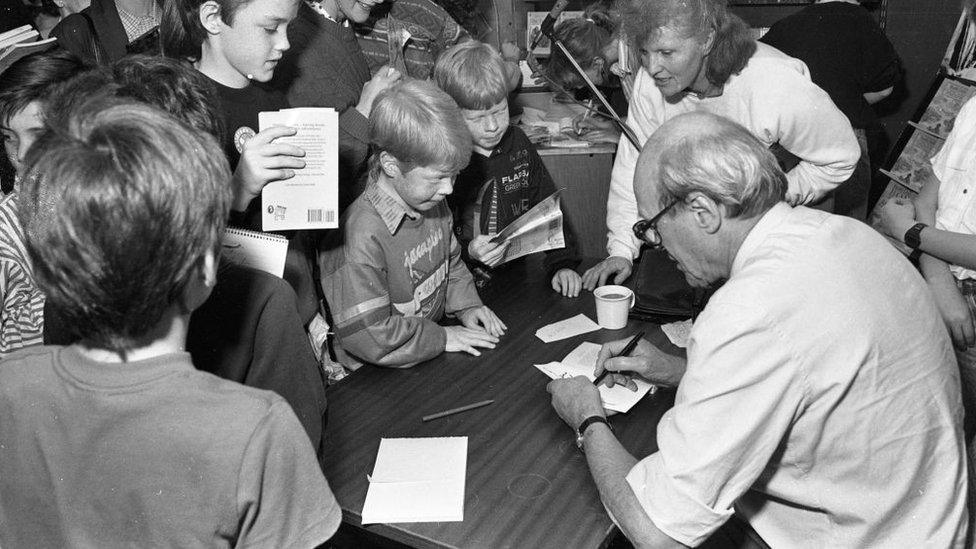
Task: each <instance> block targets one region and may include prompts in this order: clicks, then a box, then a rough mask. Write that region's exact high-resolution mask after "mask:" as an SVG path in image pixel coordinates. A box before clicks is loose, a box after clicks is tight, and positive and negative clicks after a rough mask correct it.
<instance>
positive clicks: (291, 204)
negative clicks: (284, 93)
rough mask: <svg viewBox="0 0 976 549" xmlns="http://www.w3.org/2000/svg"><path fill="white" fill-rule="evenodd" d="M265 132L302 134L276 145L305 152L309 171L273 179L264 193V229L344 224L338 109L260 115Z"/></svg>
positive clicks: (285, 111)
mask: <svg viewBox="0 0 976 549" xmlns="http://www.w3.org/2000/svg"><path fill="white" fill-rule="evenodd" d="M258 124H259V127H260V128H261V131H264V130H266V129H268V128H270V127H272V126H291V127H293V128H296V129H298V133H297V134H295V135H293V136H291V137H281V138H278V139H276V140H275V143H288V144H291V145H295V146H297V147H300V148H301V149H302V150H304V151H305V156H304V157H303V158H302V160H304V161H305V167H304V168H302V169H299V170H295V177H292V178H291V179H284V180H281V181H273V182H271V183H268V184H267V185H265V186H264V189H263V190H262V191H261V229H262V230H265V231H286V230H299V229H335V228H337V227H338V226H339V219H338V217H339V114H338V113H337V112H336V111H335V109H327V108H301V109H283V110H280V111H276V112H262V113H258Z"/></svg>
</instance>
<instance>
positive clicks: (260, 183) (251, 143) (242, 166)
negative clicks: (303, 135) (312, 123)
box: [231, 126, 305, 212]
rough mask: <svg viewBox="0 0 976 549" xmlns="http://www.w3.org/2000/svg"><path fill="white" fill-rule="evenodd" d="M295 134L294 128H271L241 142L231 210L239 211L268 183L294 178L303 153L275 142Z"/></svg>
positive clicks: (302, 165) (300, 165)
mask: <svg viewBox="0 0 976 549" xmlns="http://www.w3.org/2000/svg"><path fill="white" fill-rule="evenodd" d="M297 133H298V130H297V129H295V128H291V127H287V126H274V127H271V128H268V129H266V130H264V131H262V132H258V133H257V134H256V135H255V136H254V137H252V138H250V139H249V140H247V142H245V143H244V147H243V149H242V151H241V159H240V160H239V161H238V163H237V168H236V169H235V170H234V176H233V181H232V187H233V191H234V201H233V204H232V205H231V208H232V209H234V210H236V211H239V212H242V211H244V210H246V209H247V206H248V204H250V203H251V200H253V199H254V197H256V196H258V195H260V194H261V189H263V188H264V186H265V185H267V184H268V183H271V182H272V181H280V180H282V179H290V178H292V177H295V170H298V169H301V168H304V167H305V161H304V160H302V157H303V156H305V151H304V150H302V149H301V148H300V147H296V146H295V145H290V144H288V143H275V142H274V141H275V139H278V138H279V137H289V136H292V135H295V134H297Z"/></svg>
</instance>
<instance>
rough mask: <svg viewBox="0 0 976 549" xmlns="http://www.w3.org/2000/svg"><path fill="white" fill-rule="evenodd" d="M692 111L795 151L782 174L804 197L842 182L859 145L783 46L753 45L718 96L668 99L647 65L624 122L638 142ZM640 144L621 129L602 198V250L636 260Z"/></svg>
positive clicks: (791, 189) (857, 155) (792, 191)
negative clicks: (607, 190) (604, 228)
mask: <svg viewBox="0 0 976 549" xmlns="http://www.w3.org/2000/svg"><path fill="white" fill-rule="evenodd" d="M692 111H706V112H710V113H713V114H717V115H719V116H724V117H726V118H728V119H730V120H732V121H734V122H737V123H739V124H742V125H743V126H745V128H746V129H747V130H749V131H750V132H752V134H753V135H755V136H756V137H757V138H758V139H759V140H760V141H762V142H763V143H765V144H766V145H767V146H769V145H772V144H773V143H779V144H780V145H782V146H783V148H785V149H786V150H788V151H790V152H791V153H793V154H794V155H796V156H797V157H799V158H800V163H799V164H797V166H796V167H795V168H793V169H792V170H790V172H789V173H787V174H786V178H787V181H788V183H789V190H788V194H790V195H796V196H798V197H800V202H801V203H803V204H807V203H810V202H813V201H816V200H818V199H819V198H821V197H823V196H824V195H825V194H827V193H828V192H830V191H831V190H833V189H834V188H835V187H837V185H839V184H841V183H843V182H844V181H846V180H847V179H848V178H849V177H850V176H851V174H852V173H853V172H854V167H855V166H856V165H857V161H858V159H859V158H860V157H861V147H860V145H858V144H857V137H855V135H854V130H853V129H852V128H851V123H850V122H849V121H848V120H847V117H846V116H844V113H842V112H841V111H840V110H839V109H838V108H837V107H836V106H835V105H834V102H833V101H831V99H830V96H828V95H827V93H826V92H825V91H823V90H822V89H820V88H819V87H817V85H816V84H814V83H813V82H811V81H810V76H809V73H808V71H807V66H806V65H805V64H804V63H803V62H802V61H800V60H799V59H795V58H793V57H789V56H787V55H785V54H784V53H783V52H781V51H779V50H777V49H776V48H773V47H772V46H767V45H766V44H762V43H760V44H758V48H757V50H756V53H755V54H754V55H753V56H752V58H751V59H750V60H749V64H748V65H746V67H745V68H744V69H742V72H740V73H739V74H737V75H733V76H732V77H731V78H730V79H729V81H728V82H727V83H726V85H725V89H724V90H723V93H722V95H719V96H717V97H706V98H698V97H697V96H695V95H694V94H687V95H686V96H685V97H684V98H683V99H681V100H680V101H678V102H677V103H669V102H668V101H666V100H665V98H664V96H663V95H662V94H661V92H660V90H658V88H657V86H655V85H654V80H653V78H651V77H650V75H648V74H647V71H646V70H644V69H640V70H638V71H637V78H636V81H635V83H634V92H633V96H632V97H631V100H630V109H629V113H628V116H627V121H628V123H629V125H630V127H631V128H633V129H634V132H635V133H636V134H637V138H638V140H639V141H640V142H641V143H642V144H643V143H644V142H646V141H647V139H648V138H649V137H650V136H651V134H653V133H654V131H655V130H657V128H658V127H659V126H660V125H661V124H663V123H664V122H665V121H667V120H670V119H671V118H674V117H675V116H678V115H680V114H684V113H687V112H692ZM639 152H640V151H638V150H637V149H636V148H634V146H633V145H631V144H630V141H628V140H627V138H626V137H625V136H622V137H621V139H620V143H619V144H618V145H617V158H616V160H615V161H614V164H613V172H612V173H611V176H610V194H609V196H608V198H607V229H608V234H607V252H609V255H616V256H621V257H626V258H627V259H633V258H635V257H637V252H638V251H639V250H640V242H638V241H637V239H636V238H635V237H634V233H633V231H632V230H631V227H633V225H634V223H636V222H637V217H638V216H637V201H636V198H634V168H635V166H636V164H637V156H638V153H639Z"/></svg>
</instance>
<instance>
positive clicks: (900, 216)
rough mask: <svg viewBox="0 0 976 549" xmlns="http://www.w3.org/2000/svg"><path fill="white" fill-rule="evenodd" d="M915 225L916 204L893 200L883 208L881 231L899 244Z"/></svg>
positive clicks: (903, 200) (897, 199)
mask: <svg viewBox="0 0 976 549" xmlns="http://www.w3.org/2000/svg"><path fill="white" fill-rule="evenodd" d="M914 224H915V204H914V203H912V202H911V201H910V200H905V199H903V198H892V199H890V200H888V201H887V202H885V203H884V205H883V206H881V229H882V230H883V231H884V232H885V234H887V235H888V236H890V237H892V238H894V239H895V240H898V241H899V242H900V241H901V240H902V239H903V238H905V232H907V231H908V229H911V228H912V225H914Z"/></svg>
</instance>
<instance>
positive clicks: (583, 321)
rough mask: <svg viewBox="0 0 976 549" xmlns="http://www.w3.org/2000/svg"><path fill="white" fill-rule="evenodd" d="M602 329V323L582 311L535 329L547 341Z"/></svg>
mask: <svg viewBox="0 0 976 549" xmlns="http://www.w3.org/2000/svg"><path fill="white" fill-rule="evenodd" d="M599 329H600V325H599V324H597V323H596V322H593V321H592V320H591V319H590V317H588V316H586V315H584V314H583V313H580V314H578V315H576V316H574V317H570V318H567V319H566V320H560V321H559V322H553V323H552V324H549V325H547V326H543V327H542V328H539V329H538V330H536V331H535V336H536V337H537V338H539V339H541V340H542V341H543V342H545V343H552V342H553V341H559V340H560V339H568V338H571V337H573V336H578V335H580V334H586V333H589V332H595V331H597V330H599Z"/></svg>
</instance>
